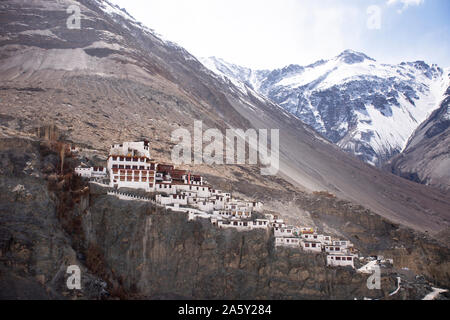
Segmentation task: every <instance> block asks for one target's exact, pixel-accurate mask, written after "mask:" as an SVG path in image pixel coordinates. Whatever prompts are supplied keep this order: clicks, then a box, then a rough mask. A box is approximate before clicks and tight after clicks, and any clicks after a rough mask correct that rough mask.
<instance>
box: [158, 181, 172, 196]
mask: <svg viewBox="0 0 450 320" xmlns="http://www.w3.org/2000/svg"><path fill="white" fill-rule="evenodd" d="M155 191H156V192H160V193H166V194H176V193H177V188H176V186H175V185H172V184H170V183H156V184H155Z"/></svg>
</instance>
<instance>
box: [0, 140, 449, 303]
mask: <svg viewBox="0 0 450 320" xmlns="http://www.w3.org/2000/svg"><path fill="white" fill-rule="evenodd" d="M57 146H58V145H55V144H54V143H53V142H45V143H39V142H37V141H33V140H27V139H1V140H0V159H1V164H2V168H1V172H0V173H1V177H2V179H1V180H0V181H1V183H0V191H1V199H0V200H1V201H0V205H1V206H0V208H1V210H0V213H1V214H0V248H1V255H0V284H1V286H0V297H2V298H25V299H27V298H34V299H36V298H37V299H46V298H56V299H65V298H71V299H102V298H132V299H143V298H159V299H166V298H194V299H219V298H223V299H354V298H359V299H361V298H363V297H371V298H394V299H402V298H405V299H406V298H409V299H411V298H422V297H423V296H424V295H425V294H426V293H428V291H431V290H430V289H429V285H428V283H427V282H426V281H422V282H421V283H416V282H417V281H416V280H414V277H412V280H411V282H405V284H404V287H403V289H402V290H401V291H400V293H399V294H397V295H396V296H395V297H389V296H388V294H389V293H390V292H392V291H394V290H395V288H396V276H398V270H396V269H395V268H394V269H392V268H384V269H383V271H382V272H383V273H382V275H383V278H382V290H368V289H367V287H366V280H367V275H361V274H358V273H356V272H355V271H354V270H352V269H345V268H328V267H326V263H325V257H324V255H313V254H305V253H304V252H301V251H300V250H295V249H277V250H275V248H274V246H273V236H272V235H271V233H270V232H267V231H252V232H236V231H234V230H218V229H216V228H215V227H213V226H212V225H211V224H210V223H209V222H207V221H195V222H188V221H187V216H186V215H185V214H180V213H174V212H170V211H169V212H167V211H165V210H163V209H161V208H159V207H153V206H151V205H149V204H148V203H146V202H139V201H123V200H119V199H117V198H115V197H114V196H108V195H106V190H105V189H102V188H101V187H98V186H96V185H95V184H91V185H90V186H89V191H87V189H86V186H85V185H83V184H82V182H81V181H79V180H78V179H77V178H76V177H73V176H72V175H71V174H70V171H71V168H72V167H73V166H74V165H75V164H76V160H75V159H74V158H71V157H70V156H66V158H65V164H64V168H63V170H61V168H60V159H59V158H58V153H57V152H55V148H57ZM61 171H62V174H59V175H55V172H61ZM302 201H304V202H302V203H299V204H298V205H301V206H303V207H304V208H308V210H311V213H312V216H313V219H315V221H316V222H317V223H318V222H319V221H322V222H323V223H326V224H327V225H328V226H329V227H330V228H331V227H333V226H334V227H335V228H338V227H339V226H341V225H342V221H346V223H347V222H349V219H352V221H353V224H347V228H342V232H343V233H344V234H346V235H347V234H348V235H351V234H352V232H353V235H361V234H363V233H364V232H365V233H367V235H368V238H370V236H375V238H376V239H377V241H376V243H375V245H374V246H373V248H372V249H373V250H375V249H376V248H381V247H380V244H379V243H378V242H380V239H381V240H383V241H387V240H386V239H387V238H388V237H391V236H393V234H394V233H392V232H397V233H395V234H396V235H397V236H399V239H397V240H398V245H399V246H403V247H404V249H402V250H401V251H396V254H397V256H398V258H399V259H401V258H402V259H403V260H402V261H401V263H402V264H401V265H400V266H402V267H403V266H405V267H411V268H412V269H413V267H414V263H413V262H412V260H413V259H414V257H415V255H414V252H412V251H410V248H411V246H418V245H419V244H420V246H418V248H425V249H426V250H423V251H421V254H422V257H425V258H426V259H428V260H427V261H426V262H427V263H428V264H429V269H433V268H434V272H435V274H440V275H441V277H440V278H436V279H433V275H432V273H431V271H433V270H431V271H430V270H425V271H426V273H424V275H426V277H427V279H429V280H435V283H438V284H440V285H444V286H446V285H448V283H449V281H448V274H445V272H442V268H444V269H445V266H446V265H445V261H444V262H443V261H442V259H441V260H438V259H437V258H436V257H437V252H440V254H441V255H442V256H443V257H444V258H445V257H448V251H445V250H446V249H445V248H443V247H440V246H438V245H437V244H435V243H432V242H430V241H429V240H425V239H417V242H413V241H412V240H411V242H409V243H408V242H407V241H409V240H408V239H409V238H408V237H406V236H404V237H402V236H400V235H399V233H398V232H399V231H398V230H397V228H396V227H395V226H392V225H391V224H389V223H387V222H385V221H384V220H378V219H381V218H380V217H379V216H377V215H371V216H370V217H369V218H367V219H366V218H364V215H361V218H360V220H358V219H356V218H355V217H356V216H357V215H358V214H360V212H359V211H358V210H357V209H355V208H351V207H349V208H347V211H345V210H342V208H343V207H340V206H339V205H338V204H337V202H335V200H332V199H329V200H328V201H329V202H327V201H325V200H324V199H323V198H320V197H318V198H314V199H313V201H311V202H310V203H309V202H307V200H305V199H304V200H302ZM308 203H309V204H308ZM313 203H315V205H313ZM314 206H316V207H314ZM330 208H334V209H330ZM338 212H343V213H342V214H341V215H339V214H338ZM325 214H326V216H325ZM364 221H367V223H365V222H364ZM344 225H345V223H344ZM354 225H358V226H360V228H361V231H356V229H355V227H354ZM383 226H384V227H383ZM372 227H373V229H371V228H372ZM374 230H381V231H378V232H379V233H376V232H375V231H374ZM393 230H394V231H393ZM402 232H405V234H408V235H409V234H410V232H411V231H407V229H406V231H402ZM368 243H370V240H365V239H361V240H360V242H359V245H361V248H362V249H363V250H365V251H366V252H369V250H372V249H371V248H369V246H368V245H367V244H368ZM425 246H428V247H425ZM385 247H386V248H388V247H389V246H388V245H386V244H385ZM439 250H440V251H439ZM386 256H387V257H389V255H387V254H386ZM397 256H396V257H394V258H395V259H397ZM442 256H441V258H442ZM444 260H445V259H444ZM399 261H400V260H399ZM403 263H404V264H403ZM69 265H78V266H80V268H81V271H82V290H81V291H75V292H73V291H69V290H68V289H67V287H66V279H67V275H66V268H67V266H69ZM447 270H448V268H447ZM402 279H405V278H403V276H402Z"/></svg>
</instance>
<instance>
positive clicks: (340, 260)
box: [327, 254, 355, 268]
mask: <svg viewBox="0 0 450 320" xmlns="http://www.w3.org/2000/svg"><path fill="white" fill-rule="evenodd" d="M354 258H355V257H354V256H352V255H331V254H330V255H328V256H327V266H331V267H347V266H350V267H352V268H355V264H354Z"/></svg>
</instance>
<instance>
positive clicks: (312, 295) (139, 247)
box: [83, 192, 395, 299]
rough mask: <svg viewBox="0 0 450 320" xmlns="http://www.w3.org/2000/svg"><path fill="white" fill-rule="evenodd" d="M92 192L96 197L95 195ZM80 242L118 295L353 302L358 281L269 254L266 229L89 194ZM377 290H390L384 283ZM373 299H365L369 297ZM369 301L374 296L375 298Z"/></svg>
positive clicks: (302, 258) (308, 257) (361, 291)
mask: <svg viewBox="0 0 450 320" xmlns="http://www.w3.org/2000/svg"><path fill="white" fill-rule="evenodd" d="M99 193H100V192H99ZM91 204H92V205H91V206H90V207H89V209H88V210H87V212H86V215H85V216H84V218H83V221H84V229H85V230H86V233H87V241H88V242H90V244H91V246H96V247H98V248H101V252H102V256H103V258H104V263H105V267H106V269H109V270H111V274H113V275H115V276H116V277H117V278H118V279H119V282H120V283H121V285H122V286H123V288H124V291H126V292H131V293H132V294H133V293H134V294H136V295H138V296H145V297H147V298H168V297H169V298H194V299H196V298H201V299H330V298H332V299H333V298H340V299H353V298H354V297H362V296H370V295H371V293H370V292H368V291H369V290H367V288H366V286H365V284H366V277H364V276H362V275H359V274H357V273H356V272H355V271H354V270H350V269H343V268H341V269H331V268H327V267H326V260H325V256H324V255H314V254H305V253H303V252H300V251H299V250H289V249H277V250H276V251H275V249H274V246H273V238H272V235H271V234H270V233H269V232H267V231H262V230H260V231H252V232H236V231H234V230H230V229H228V230H219V229H216V228H214V227H213V226H212V225H211V224H210V223H209V222H208V221H206V220H205V221H195V222H188V221H187V215H186V214H181V213H175V212H170V211H168V212H166V211H164V210H162V211H161V209H157V210H150V209H149V207H148V204H145V203H139V202H134V201H121V200H118V199H116V198H114V197H111V196H106V195H101V194H98V193H97V194H94V195H92V197H91ZM386 284H387V286H385V289H384V290H385V291H383V293H381V295H382V296H383V295H384V293H387V292H388V291H389V290H391V291H393V290H394V289H395V282H393V281H391V279H386ZM372 295H373V293H372ZM376 295H378V296H379V295H380V292H377V293H376Z"/></svg>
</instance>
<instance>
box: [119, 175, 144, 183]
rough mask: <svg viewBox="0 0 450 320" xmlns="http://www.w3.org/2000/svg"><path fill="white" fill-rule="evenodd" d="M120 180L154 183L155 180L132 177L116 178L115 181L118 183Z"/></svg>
mask: <svg viewBox="0 0 450 320" xmlns="http://www.w3.org/2000/svg"><path fill="white" fill-rule="evenodd" d="M119 179H120V181H128V182H150V183H152V182H153V178H149V179H147V177H142V178H141V179H139V177H137V176H135V177H134V178H133V177H132V176H126V177H125V176H120V178H119V176H115V177H114V180H116V181H118V180H119Z"/></svg>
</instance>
